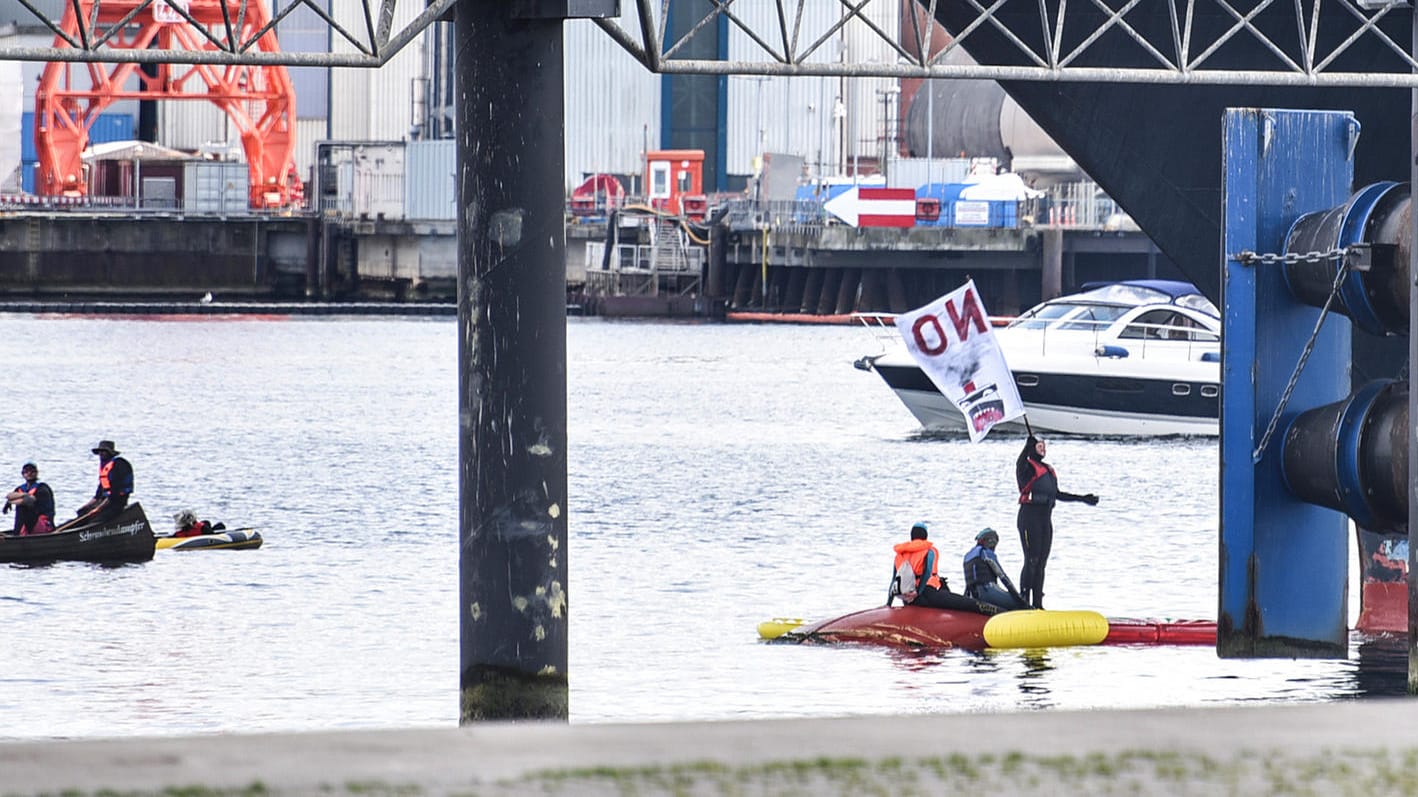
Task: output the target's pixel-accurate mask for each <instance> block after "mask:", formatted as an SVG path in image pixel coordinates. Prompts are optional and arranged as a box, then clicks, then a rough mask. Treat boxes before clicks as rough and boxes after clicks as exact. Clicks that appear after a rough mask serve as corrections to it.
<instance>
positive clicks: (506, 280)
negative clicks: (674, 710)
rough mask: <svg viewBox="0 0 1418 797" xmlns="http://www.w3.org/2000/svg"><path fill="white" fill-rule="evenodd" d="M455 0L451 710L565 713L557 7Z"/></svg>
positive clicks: (467, 716)
mask: <svg viewBox="0 0 1418 797" xmlns="http://www.w3.org/2000/svg"><path fill="white" fill-rule="evenodd" d="M511 5H512V4H508V3H506V2H505V0H462V2H460V3H459V4H458V8H457V16H456V21H455V23H454V24H455V26H456V29H455V37H456V41H457V52H458V102H457V130H458V190H459V197H460V202H461V209H460V212H459V213H458V411H459V413H458V414H459V417H458V443H459V451H458V460H459V462H458V464H459V474H458V487H459V518H458V525H459V543H460V544H459V603H458V606H459V630H460V647H461V654H462V655H461V659H460V663H461V667H460V673H461V677H460V687H461V690H460V691H461V706H460V710H459V718H460V722H461V723H464V724H466V723H469V722H474V721H480V720H503V719H534V718H538V719H560V720H565V719H567V714H568V708H567V673H566V668H567V624H568V621H567V583H566V575H567V567H566V556H567V551H566V515H567V507H566V494H567V487H566V478H567V477H566V260H565V250H566V233H565V229H564V227H563V222H562V194H563V192H562V180H563V178H562V171H563V168H562V163H563V158H564V156H563V151H564V147H563V134H562V128H563V120H562V113H563V112H562V102H563V99H562V21H561V20H560V19H513V18H512V17H511V14H510V11H509V7H510V6H511Z"/></svg>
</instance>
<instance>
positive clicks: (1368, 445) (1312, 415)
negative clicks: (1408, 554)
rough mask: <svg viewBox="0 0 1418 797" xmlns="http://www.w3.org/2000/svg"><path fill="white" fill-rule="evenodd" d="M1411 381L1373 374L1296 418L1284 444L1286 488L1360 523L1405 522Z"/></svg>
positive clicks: (1394, 526) (1393, 525) (1395, 525)
mask: <svg viewBox="0 0 1418 797" xmlns="http://www.w3.org/2000/svg"><path fill="white" fill-rule="evenodd" d="M1407 439H1408V383H1407V382H1391V381H1388V380H1375V381H1373V382H1370V383H1368V384H1366V385H1364V386H1363V387H1361V388H1359V390H1357V391H1355V392H1354V394H1353V395H1351V396H1350V397H1349V398H1346V399H1344V400H1342V401H1336V402H1333V403H1331V404H1326V405H1324V406H1321V407H1315V408H1313V409H1309V410H1306V411H1304V412H1302V413H1300V414H1299V415H1298V416H1296V417H1295V419H1294V420H1293V421H1291V423H1290V425H1289V427H1288V428H1287V429H1286V431H1285V436H1284V438H1283V441H1284V442H1283V443H1282V448H1281V455H1280V456H1281V465H1280V468H1281V474H1282V475H1283V476H1284V478H1285V486H1286V487H1287V488H1288V489H1289V490H1290V492H1292V493H1294V494H1295V495H1296V496H1298V497H1299V498H1302V499H1304V500H1305V501H1308V502H1310V503H1312V504H1316V505H1318V506H1323V507H1328V508H1330V509H1334V510H1336V511H1339V512H1343V513H1345V514H1346V515H1348V516H1349V517H1350V518H1351V519H1353V521H1354V522H1355V523H1357V524H1359V526H1360V528H1365V529H1369V530H1371V531H1387V532H1396V531H1402V530H1405V529H1406V527H1407V524H1408V492H1407V491H1408V443H1407Z"/></svg>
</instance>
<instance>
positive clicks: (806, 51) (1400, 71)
mask: <svg viewBox="0 0 1418 797" xmlns="http://www.w3.org/2000/svg"><path fill="white" fill-rule="evenodd" d="M628 1H629V0H627V2H628ZM765 1H766V0H702V2H694V3H688V2H684V0H660V2H659V3H658V4H657V3H655V2H654V0H634V3H635V6H634V9H635V13H636V15H637V21H636V24H633V25H630V26H628V27H629V28H630V29H629V30H627V28H626V27H622V26H621V25H620V24H619V22H618V21H617V20H603V19H598V20H595V23H596V24H597V25H599V26H600V27H601V28H602V29H603V30H604V31H605V32H606V33H607V34H609V35H610V36H611V38H613V39H615V41H616V42H618V43H619V44H620V45H621V47H623V48H624V49H625V50H626V51H627V52H629V53H630V54H631V55H632V56H633V57H635V59H636V60H638V61H640V63H642V64H644V65H645V67H646V68H647V69H649V70H650V71H652V72H660V73H682V74H735V75H744V74H752V75H828V76H849V77H899V78H984V79H991V80H1028V81H1081V82H1103V83H1172V84H1177V83H1193V84H1232V85H1276V86H1393V87H1415V88H1418V61H1415V60H1414V58H1413V57H1412V56H1411V55H1410V54H1409V53H1410V48H1409V41H1408V39H1409V36H1408V31H1409V18H1410V14H1411V13H1412V11H1411V9H1410V8H1409V4H1408V3H1407V2H1396V1H1395V0H1086V1H1084V0H1074V2H1070V0H983V2H981V0H918V2H917V4H916V5H917V6H918V7H919V8H920V9H921V10H922V11H923V12H924V13H923V14H907V15H905V16H906V17H908V19H907V21H906V24H905V27H907V28H909V29H910V30H909V32H908V34H907V35H906V36H897V35H895V32H894V31H884V30H882V29H881V27H880V26H878V25H876V24H875V23H873V22H872V21H871V19H870V18H869V17H868V15H867V12H868V11H869V10H871V9H872V6H873V5H876V6H878V7H884V6H887V5H888V4H890V5H896V4H898V3H899V0H837V3H838V4H839V5H840V12H841V14H840V16H841V19H840V21H838V22H837V23H836V24H833V25H831V26H829V27H828V28H827V29H826V30H806V29H805V23H808V22H809V21H810V20H813V19H819V18H820V17H821V14H820V13H818V14H807V13H805V9H806V7H807V6H808V5H809V2H811V0H771V2H772V3H773V4H774V9H775V10H776V12H777V13H776V19H775V21H774V22H773V23H772V24H770V25H768V26H766V28H767V29H763V30H755V29H754V26H753V25H752V24H749V23H747V22H745V19H744V13H740V12H744V11H745V10H746V9H748V8H749V5H748V4H750V3H753V4H761V3H764V2H765ZM671 2H675V3H676V5H675V14H676V16H677V17H679V18H680V19H681V22H682V21H683V15H684V14H685V13H686V11H691V13H693V14H695V15H701V14H702V17H700V18H698V20H697V21H693V20H692V21H691V22H690V24H688V25H683V26H682V27H681V29H684V30H687V31H688V32H687V33H685V34H684V35H682V36H679V37H678V38H667V36H666V20H667V18H668V16H669V15H668V13H667V12H668V10H669V6H670V3H671ZM942 16H949V17H951V18H953V19H956V20H960V19H962V18H964V17H968V21H967V22H966V24H963V25H961V24H957V25H956V26H955V28H956V29H955V30H953V31H945V29H944V28H943V27H941V26H940V23H938V22H937V19H938V18H939V17H942ZM721 23H722V24H727V25H729V26H730V27H731V28H732V29H733V30H734V32H735V34H737V35H741V36H742V37H743V38H744V39H746V40H747V41H748V42H750V43H751V47H750V49H756V50H757V52H756V53H755V56H754V57H753V58H752V59H749V60H704V59H693V58H683V57H680V56H679V53H680V52H681V50H683V49H685V44H686V43H687V42H688V41H689V40H690V39H691V38H693V37H694V36H695V35H696V34H698V33H699V32H700V31H702V30H704V29H706V28H708V27H710V26H712V25H716V24H721ZM848 23H854V24H858V26H859V29H860V28H862V27H864V28H865V29H866V30H870V31H872V32H873V33H874V34H875V35H877V36H879V37H880V38H881V39H882V41H884V42H885V43H886V44H887V46H889V47H890V48H891V49H892V50H894V51H895V52H896V53H897V54H898V56H899V57H898V59H897V63H895V64H881V63H854V62H851V61H829V62H824V61H823V60H822V55H823V52H824V46H825V45H826V44H827V43H828V42H830V41H832V40H833V39H834V38H836V37H838V36H839V35H840V31H841V29H842V28H843V26H844V25H846V24H848ZM677 27H680V26H677ZM941 32H945V33H947V35H949V36H950V37H951V43H950V44H949V45H948V46H947V47H946V48H945V49H944V50H939V51H935V54H934V55H932V54H931V53H932V49H931V48H930V47H929V46H927V45H928V43H929V42H931V40H932V37H933V36H934V35H937V34H939V33H941ZM971 35H990V36H1003V37H1004V38H1006V39H1008V40H1009V41H1010V42H1012V43H1013V45H1014V46H1015V48H1017V52H1016V53H1014V54H1012V57H1011V58H1010V59H1009V61H1008V62H1007V63H993V64H991V63H978V64H960V63H947V62H946V60H947V59H948V57H949V56H950V54H951V52H952V51H954V50H956V49H959V48H961V46H962V45H963V44H966V43H968V41H969V39H970V37H971ZM903 38H904V39H907V42H906V43H903V42H902V41H901V40H902V39H903ZM910 39H914V40H915V41H914V42H911V41H910ZM1256 45H1259V48H1258V49H1260V50H1262V51H1263V52H1264V53H1265V54H1266V55H1265V57H1264V59H1262V60H1260V61H1258V62H1257V63H1255V64H1254V65H1253V66H1251V67H1249V68H1246V69H1236V68H1234V67H1225V68H1223V67H1220V66H1218V65H1216V64H1215V61H1218V60H1220V59H1219V58H1215V56H1217V54H1218V53H1222V52H1225V51H1226V50H1227V49H1228V47H1229V48H1231V49H1236V48H1241V47H1244V48H1250V49H1257V48H1256ZM1120 46H1121V47H1128V48H1130V54H1131V55H1132V56H1133V57H1132V58H1130V59H1129V60H1130V61H1131V62H1132V65H1130V66H1128V67H1126V68H1116V67H1111V66H1099V65H1090V63H1094V64H1104V63H1106V64H1114V63H1117V61H1116V58H1105V57H1104V56H1103V53H1104V51H1105V50H1106V51H1109V52H1111V53H1112V54H1113V55H1114V56H1115V55H1116V50H1117V49H1118V48H1119V47H1120ZM1375 48H1378V49H1381V50H1383V51H1384V52H1385V53H1391V54H1392V59H1391V61H1392V66H1391V67H1390V68H1387V69H1385V70H1382V71H1375V70H1373V69H1371V68H1368V67H1367V66H1366V67H1364V68H1346V60H1347V59H1350V58H1351V57H1353V56H1358V55H1359V54H1361V53H1363V52H1364V51H1365V50H1372V49H1375ZM814 57H816V59H817V60H813V59H814Z"/></svg>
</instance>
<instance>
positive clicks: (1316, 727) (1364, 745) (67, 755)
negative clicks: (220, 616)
mask: <svg viewBox="0 0 1418 797" xmlns="http://www.w3.org/2000/svg"><path fill="white" fill-rule="evenodd" d="M967 791H968V792H992V793H996V794H1001V795H1005V794H1069V795H1074V794H1090V795H1091V794H1120V795H1123V794H1127V795H1130V794H1197V795H1202V794H1205V795H1214V794H1235V795H1256V794H1285V795H1300V794H1316V795H1331V794H1354V795H1387V794H1412V795H1418V702H1414V701H1410V700H1402V699H1395V700H1391V701H1377V700H1375V701H1365V702H1362V703H1361V702H1346V703H1322V704H1319V703H1317V704H1305V705H1289V706H1264V707H1241V708H1234V707H1233V708H1217V709H1185V710H1181V709H1177V710H1157V711H1088V712H1062V711H1048V712H1030V713H1019V714H964V715H938V716H915V717H867V718H849V719H831V720H781V721H756V722H713V723H676V724H646V725H564V724H557V723H546V724H543V723H496V724H486V725H479V726H475V727H469V728H449V729H429V730H401V731H358V732H342V733H310V734H284V735H263V736H214V737H188V738H161V739H115V740H84V741H61V742H27V743H10V744H0V795H5V797H12V796H19V795H23V796H24V797H30V795H41V794H43V795H56V796H57V795H61V794H63V795H66V797H78V796H79V795H94V797H97V795H100V794H102V795H106V796H109V797H113V796H115V795H134V796H136V795H149V794H152V795H167V796H169V797H186V796H189V795H190V797H217V795H253V796H254V795H344V794H349V795H356V794H358V795H386V794H387V795H514V794H515V795H525V794H565V795H583V794H590V795H600V794H606V795H620V794H625V795H632V794H633V795H658V794H675V795H680V794H683V795H700V794H705V795H712V794H734V795H758V794H774V795H777V794H783V795H788V794H802V795H813V796H814V797H817V796H818V795H824V794H834V795H862V794H882V795H886V794H892V795H898V794H899V795H907V794H921V795H940V794H959V793H964V792H967Z"/></svg>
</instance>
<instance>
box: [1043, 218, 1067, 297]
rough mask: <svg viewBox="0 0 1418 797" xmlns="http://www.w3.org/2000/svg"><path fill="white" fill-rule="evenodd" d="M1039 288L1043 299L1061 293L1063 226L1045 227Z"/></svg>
mask: <svg viewBox="0 0 1418 797" xmlns="http://www.w3.org/2000/svg"><path fill="white" fill-rule="evenodd" d="M1043 234H1044V251H1043V262H1042V263H1041V264H1040V268H1041V270H1042V272H1043V273H1042V274H1041V275H1040V282H1039V290H1040V293H1042V294H1043V295H1042V296H1041V298H1042V299H1044V300H1045V301H1047V300H1049V299H1052V298H1054V297H1055V296H1059V295H1060V294H1062V293H1063V228H1062V227H1045V228H1044V230H1043Z"/></svg>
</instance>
